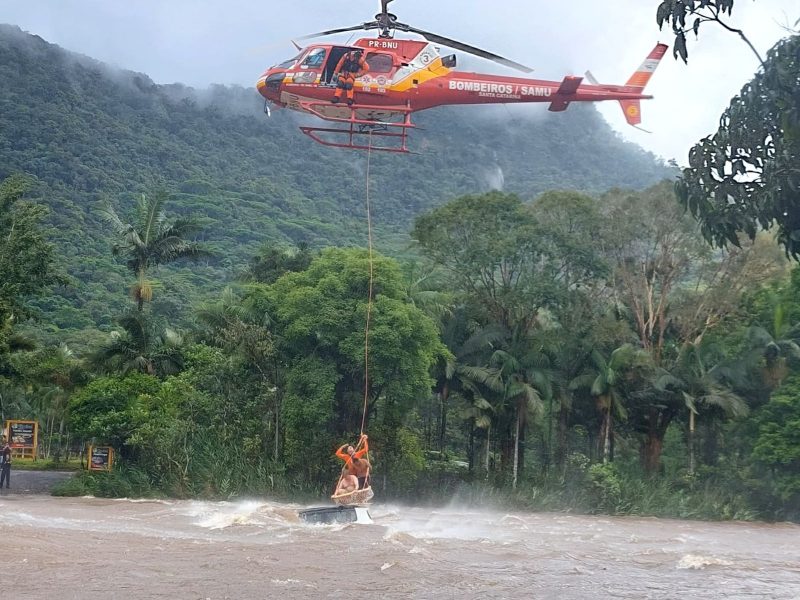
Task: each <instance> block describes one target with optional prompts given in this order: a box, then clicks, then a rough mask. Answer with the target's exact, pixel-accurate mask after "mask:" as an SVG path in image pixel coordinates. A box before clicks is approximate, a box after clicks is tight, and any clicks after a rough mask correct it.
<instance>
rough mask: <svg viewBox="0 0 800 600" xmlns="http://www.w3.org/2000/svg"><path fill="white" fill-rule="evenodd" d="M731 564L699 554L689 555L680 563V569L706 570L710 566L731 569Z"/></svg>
mask: <svg viewBox="0 0 800 600" xmlns="http://www.w3.org/2000/svg"><path fill="white" fill-rule="evenodd" d="M731 564H732V563H731V562H730V561H727V560H723V559H721V558H714V557H713V556H701V555H699V554H687V555H686V556H684V557H683V558H681V559H680V561H678V568H679V569H695V570H699V569H705V568H706V567H710V566H720V567H729V566H731Z"/></svg>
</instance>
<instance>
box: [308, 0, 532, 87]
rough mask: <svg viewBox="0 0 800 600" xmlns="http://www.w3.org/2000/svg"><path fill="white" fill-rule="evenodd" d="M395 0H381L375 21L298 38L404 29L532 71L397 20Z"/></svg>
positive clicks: (387, 35)
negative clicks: (393, 9)
mask: <svg viewBox="0 0 800 600" xmlns="http://www.w3.org/2000/svg"><path fill="white" fill-rule="evenodd" d="M393 1H394V0H381V12H379V13H378V14H377V15H375V20H374V21H367V22H366V23H361V24H360V25H353V26H351V27H339V28H337V29H328V30H326V31H320V32H317V33H311V34H309V35H304V36H303V37H300V38H297V39H298V40H308V39H311V38H316V37H322V36H325V35H333V34H336V33H344V32H347V31H358V30H359V29H363V30H365V31H369V30H372V29H377V30H379V33H378V37H380V38H392V37H394V32H395V31H402V32H406V33H416V34H417V35H421V36H422V37H424V38H425V39H426V40H428V41H429V42H433V43H434V44H441V45H442V46H447V47H448V48H455V49H456V50H461V51H462V52H467V53H468V54H472V55H474V56H480V57H481V58H485V59H488V60H491V61H493V62H496V63H498V64H501V65H503V66H506V67H510V68H512V69H516V70H517V71H522V72H523V73H531V72H532V71H533V69H531V68H530V67H526V66H525V65H523V64H520V63H518V62H515V61H513V60H509V59H508V58H504V57H502V56H500V55H499V54H495V53H494V52H489V51H488V50H483V49H481V48H477V47H476V46H471V45H470V44H465V43H464V42H459V41H458V40H454V39H452V38H448V37H445V36H443V35H439V34H438V33H433V32H430V31H425V30H424V29H418V28H416V27H413V26H411V25H408V24H407V23H401V22H400V21H398V20H397V15H394V14H392V13H390V12H389V10H388V7H389V3H390V2H393Z"/></svg>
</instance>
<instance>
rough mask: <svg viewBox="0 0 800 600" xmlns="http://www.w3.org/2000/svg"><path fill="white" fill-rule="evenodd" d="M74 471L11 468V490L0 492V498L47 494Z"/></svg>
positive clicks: (4, 489)
mask: <svg viewBox="0 0 800 600" xmlns="http://www.w3.org/2000/svg"><path fill="white" fill-rule="evenodd" d="M74 474H75V471H23V470H20V469H14V466H13V465H12V466H11V488H9V489H6V488H3V489H2V490H0V496H5V495H8V494H49V493H50V490H51V489H52V487H53V486H54V485H55V484H57V483H59V482H61V481H64V480H65V479H69V478H70V477H72V476H73V475H74Z"/></svg>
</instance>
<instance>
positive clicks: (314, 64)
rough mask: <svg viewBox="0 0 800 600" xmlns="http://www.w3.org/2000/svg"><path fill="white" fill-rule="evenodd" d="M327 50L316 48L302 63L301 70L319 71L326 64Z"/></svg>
mask: <svg viewBox="0 0 800 600" xmlns="http://www.w3.org/2000/svg"><path fill="white" fill-rule="evenodd" d="M326 53H327V51H326V50H325V48H314V49H313V50H311V51H310V52H309V53H308V55H307V56H306V57H305V58H304V59H303V62H302V63H300V67H301V68H305V69H319V68H321V67H322V65H323V64H324V63H325V54H326Z"/></svg>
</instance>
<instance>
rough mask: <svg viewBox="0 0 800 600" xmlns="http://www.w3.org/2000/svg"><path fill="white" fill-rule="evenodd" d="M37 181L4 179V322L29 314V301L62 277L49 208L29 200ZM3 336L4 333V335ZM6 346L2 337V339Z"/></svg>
mask: <svg viewBox="0 0 800 600" xmlns="http://www.w3.org/2000/svg"><path fill="white" fill-rule="evenodd" d="M34 183H35V180H33V179H32V178H30V177H27V176H23V175H14V176H11V177H9V178H7V179H5V180H3V181H2V182H0V323H3V324H5V323H6V322H7V319H9V318H11V319H13V320H17V321H18V320H19V319H20V317H24V316H26V315H27V312H28V311H27V309H26V306H25V302H26V300H28V299H29V298H30V297H32V296H34V295H36V294H39V293H41V292H42V291H43V290H44V289H45V288H46V287H47V286H48V285H50V284H52V283H55V282H56V281H57V279H58V277H57V275H56V273H55V270H54V260H55V254H54V249H53V245H52V244H51V243H50V242H49V241H48V240H47V231H46V229H45V227H44V226H43V224H42V223H43V220H44V218H45V217H46V216H47V213H48V211H47V208H45V207H44V206H41V205H39V204H36V203H34V202H31V201H29V200H26V199H25V197H26V194H28V193H29V192H30V191H31V190H32V188H33V185H34ZM0 335H2V334H0ZM0 346H2V339H0Z"/></svg>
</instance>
